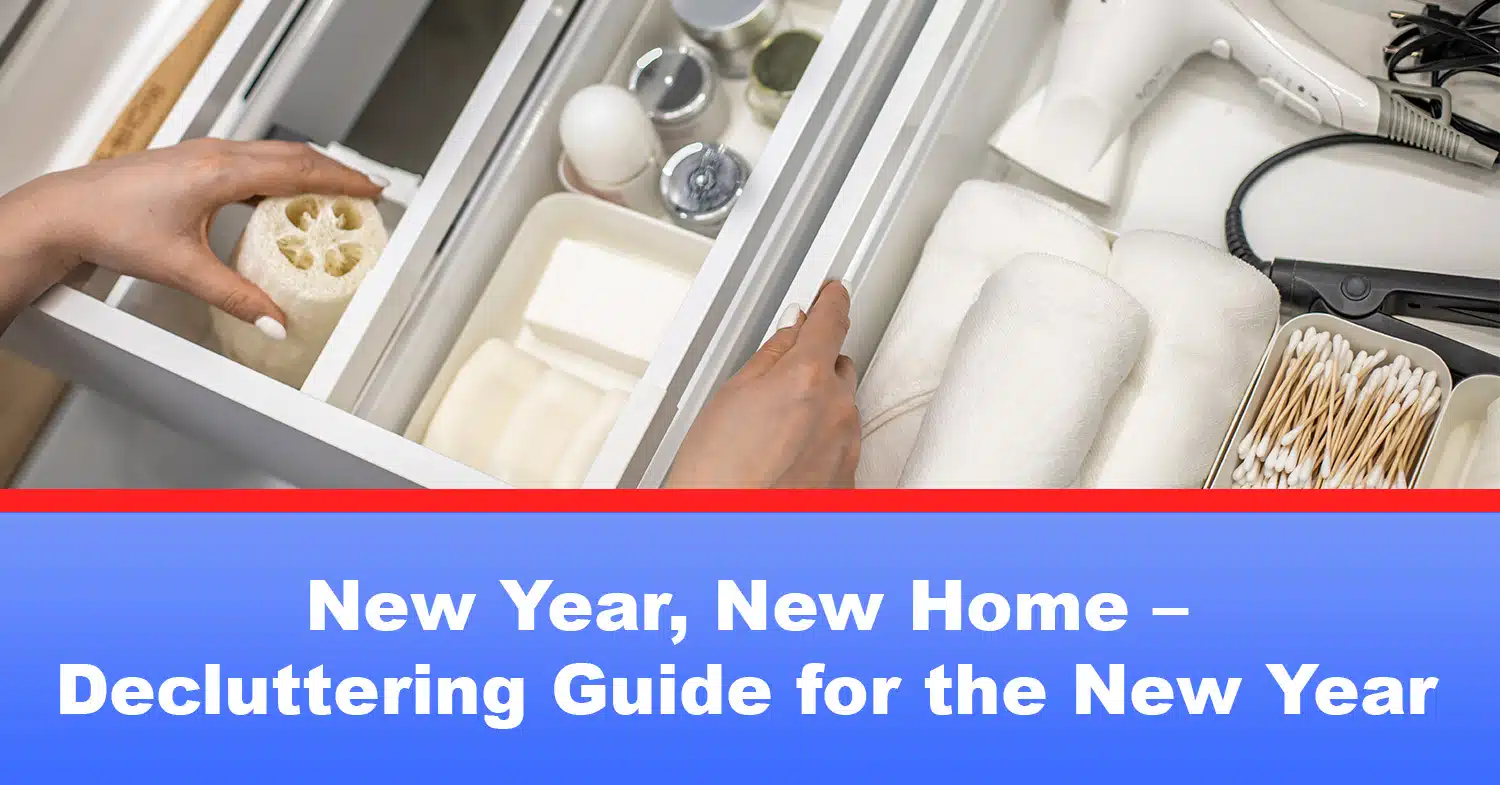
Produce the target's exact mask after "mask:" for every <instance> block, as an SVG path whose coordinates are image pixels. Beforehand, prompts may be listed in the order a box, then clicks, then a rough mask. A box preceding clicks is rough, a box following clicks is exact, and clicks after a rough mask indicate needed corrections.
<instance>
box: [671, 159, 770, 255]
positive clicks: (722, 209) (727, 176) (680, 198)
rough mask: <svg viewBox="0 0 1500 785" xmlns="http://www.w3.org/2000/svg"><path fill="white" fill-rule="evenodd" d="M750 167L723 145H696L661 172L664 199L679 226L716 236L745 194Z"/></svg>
mask: <svg viewBox="0 0 1500 785" xmlns="http://www.w3.org/2000/svg"><path fill="white" fill-rule="evenodd" d="M748 179H750V164H749V163H747V162H746V161H745V159H744V158H743V157H741V156H740V154H739V153H736V152H735V151H733V150H731V149H729V148H728V147H725V146H724V145H722V144H704V143H702V142H695V143H693V144H690V145H688V146H687V147H684V148H682V149H681V150H679V151H677V154H676V155H674V156H672V159H671V160H670V161H668V162H667V165H666V167H665V168H663V169H662V173H661V198H662V203H663V204H664V205H665V206H666V208H667V214H668V215H670V216H671V217H672V220H673V221H675V222H676V223H677V225H678V226H681V227H683V228H684V229H691V230H693V231H695V232H698V233H699V234H704V235H708V236H710V237H713V236H716V235H717V234H718V233H719V228H720V227H722V226H723V225H724V220H725V219H727V218H728V217H729V213H730V211H732V210H733V209H734V206H735V204H736V203H738V202H739V199H740V195H741V194H742V193H744V191H745V181H746V180H748Z"/></svg>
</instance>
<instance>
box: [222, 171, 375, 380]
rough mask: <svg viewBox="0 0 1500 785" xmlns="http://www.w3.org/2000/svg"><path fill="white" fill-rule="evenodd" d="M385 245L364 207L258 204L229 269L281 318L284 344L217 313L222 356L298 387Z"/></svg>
mask: <svg viewBox="0 0 1500 785" xmlns="http://www.w3.org/2000/svg"><path fill="white" fill-rule="evenodd" d="M389 239H390V238H389V236H388V235H387V233H386V229H385V223H384V221H382V220H381V217H380V213H379V211H377V210H376V209H375V204H374V203H373V202H370V201H369V200H366V199H350V198H347V197H333V196H312V195H306V196H297V197H291V198H280V199H266V200H265V201H263V202H261V204H260V206H259V207H257V208H256V210H255V213H254V215H252V216H251V217H250V224H249V226H247V227H246V229H245V233H244V235H243V236H242V237H241V238H240V244H239V246H238V247H237V248H236V249H235V253H234V268H235V269H236V270H238V271H239V273H240V274H241V275H243V276H245V278H247V279H249V280H250V282H252V283H254V284H256V285H257V286H259V287H260V288H262V289H264V290H265V292H266V294H269V295H270V296H271V299H273V300H275V301H276V304H277V305H279V306H280V307H281V309H282V310H283V311H285V312H286V316H287V324H286V333H287V335H286V340H284V341H273V340H270V339H269V338H267V337H266V336H265V335H263V334H262V333H261V332H260V331H258V330H256V329H255V328H254V327H252V326H250V325H247V324H245V323H244V322H241V321H239V320H237V319H234V318H232V317H229V316H227V315H225V314H222V313H218V312H215V313H214V315H213V318H214V332H215V333H216V334H217V335H218V337H219V342H220V344H221V346H222V348H223V350H224V353H225V354H227V355H228V356H229V357H231V358H233V359H234V360H236V361H238V362H241V363H244V364H245V365H247V366H249V367H251V368H254V369H256V370H258V371H260V372H261V373H264V374H266V375H267V376H270V377H272V378H274V379H276V380H278V381H280V382H282V383H283V384H287V385H290V386H292V387H300V386H301V385H302V383H303V381H305V380H306V379H307V374H308V373H309V372H310V371H311V370H312V367H313V364H314V363H315V362H317V359H318V355H319V354H321V353H322V351H323V345H324V344H326V343H327V342H328V337H329V336H330V335H332V334H333V330H334V328H335V327H337V326H338V323H339V319H340V318H342V317H343V315H344V309H345V308H347V307H348V305H349V301H350V300H352V299H354V293H355V292H356V291H358V289H359V285H360V283H361V282H362V281H364V278H365V275H366V273H368V272H369V270H370V268H371V267H373V266H374V264H375V262H376V260H377V259H379V258H380V254H381V253H382V252H384V251H385V246H386V242H387V241H388V240H389Z"/></svg>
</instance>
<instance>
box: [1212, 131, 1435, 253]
mask: <svg viewBox="0 0 1500 785" xmlns="http://www.w3.org/2000/svg"><path fill="white" fill-rule="evenodd" d="M1351 144H1372V145H1381V146H1384V147H1400V148H1403V149H1413V148H1409V147H1407V146H1406V145H1404V144H1402V143H1400V142H1397V141H1394V140H1391V139H1386V138H1384V137H1380V136H1365V135H1364V134H1333V135H1332V136H1320V137H1318V138H1316V139H1309V140H1308V141H1306V142H1303V143H1301V144H1298V145H1294V146H1292V147H1288V148H1287V149H1285V150H1282V151H1281V152H1279V153H1277V154H1275V155H1273V156H1271V157H1270V158H1267V159H1266V161H1265V162H1264V163H1262V164H1261V165H1260V166H1257V167H1255V169H1254V171H1252V172H1250V174H1248V175H1246V176H1245V179H1244V180H1243V181H1241V182H1240V187H1239V188H1238V189H1236V190H1235V192H1234V198H1233V199H1230V200H1229V211H1228V213H1226V214H1225V216H1224V238H1225V240H1226V241H1227V242H1228V245H1229V252H1230V253H1232V254H1234V255H1235V256H1237V257H1239V258H1240V259H1243V260H1245V261H1246V262H1249V263H1250V264H1251V265H1254V266H1255V267H1256V268H1258V269H1259V270H1260V271H1261V272H1264V273H1269V271H1270V269H1271V263H1270V262H1267V261H1265V260H1263V259H1261V258H1260V257H1259V256H1256V255H1255V249H1253V248H1251V247H1250V238H1249V237H1247V236H1246V235H1245V197H1247V196H1249V195H1250V189H1252V188H1254V187H1255V184H1256V183H1258V182H1260V181H1261V178H1263V177H1265V176H1266V175H1267V174H1270V172H1271V170H1273V169H1275V168H1276V167H1278V166H1281V165H1282V164H1284V163H1286V162H1287V161H1290V160H1292V159H1293V158H1296V157H1298V156H1300V155H1304V154H1306V153H1311V152H1313V151H1315V150H1322V149H1324V148H1328V147H1339V146H1342V145H1351Z"/></svg>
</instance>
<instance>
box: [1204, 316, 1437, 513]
mask: <svg viewBox="0 0 1500 785" xmlns="http://www.w3.org/2000/svg"><path fill="white" fill-rule="evenodd" d="M1309 327H1312V328H1315V329H1316V330H1318V331H1319V332H1333V333H1334V334H1336V335H1342V336H1344V338H1345V339H1346V340H1348V341H1349V348H1351V349H1353V350H1354V351H1355V352H1361V351H1363V352H1369V353H1371V354H1375V353H1377V352H1379V351H1380V350H1382V349H1384V350H1385V351H1386V352H1388V353H1389V355H1390V359H1391V360H1395V359H1396V358H1397V357H1399V356H1401V355H1405V356H1406V357H1408V358H1410V359H1411V361H1412V364H1413V365H1415V366H1417V367H1421V368H1423V369H1425V370H1430V371H1437V389H1439V390H1442V392H1443V399H1442V406H1447V405H1448V402H1449V399H1450V398H1451V397H1452V395H1453V374H1452V372H1451V371H1449V370H1448V366H1447V364H1446V363H1444V362H1443V358H1441V357H1439V356H1438V355H1437V353H1436V352H1434V351H1432V350H1431V349H1428V348H1427V347H1425V346H1420V345H1418V344H1414V343H1410V342H1408V341H1403V340H1400V339H1397V338H1392V337H1391V336H1389V335H1386V334H1384V333H1378V332H1375V331H1374V330H1370V329H1367V328H1364V327H1360V326H1359V325H1357V324H1354V323H1352V322H1348V321H1345V320H1343V319H1340V318H1338V317H1335V316H1329V315H1327V314H1321V313H1313V314H1307V315H1305V316H1299V317H1297V318H1295V319H1293V320H1291V321H1290V322H1287V323H1286V324H1284V325H1282V327H1281V329H1280V330H1278V331H1277V332H1276V337H1275V338H1274V339H1272V341H1271V346H1270V348H1269V350H1267V352H1266V356H1265V359H1263V360H1262V361H1261V365H1260V373H1259V374H1257V375H1256V379H1255V382H1254V383H1253V384H1252V385H1251V387H1250V393H1249V394H1248V395H1246V396H1245V402H1244V403H1243V404H1242V405H1241V406H1240V413H1239V416H1238V417H1237V418H1236V420H1235V424H1234V428H1233V429H1231V430H1230V432H1229V437H1228V438H1227V439H1225V440H1224V446H1223V447H1222V448H1221V449H1220V451H1219V462H1218V464H1217V465H1216V466H1215V467H1214V472H1213V474H1212V475H1210V477H1209V480H1208V483H1207V485H1206V487H1208V488H1231V487H1233V485H1234V482H1233V475H1234V470H1235V468H1236V466H1237V465H1238V463H1239V462H1238V461H1237V460H1236V457H1237V456H1236V455H1235V454H1234V445H1237V444H1239V443H1240V441H1241V440H1243V439H1244V438H1245V436H1246V435H1247V433H1248V432H1249V430H1250V428H1251V427H1253V426H1254V425H1255V418H1256V416H1257V415H1259V413H1260V407H1261V406H1262V405H1263V404H1264V403H1265V401H1266V396H1268V395H1270V394H1271V385H1272V384H1273V383H1274V382H1275V381H1276V371H1277V370H1278V369H1279V368H1280V365H1279V363H1280V362H1281V356H1282V354H1283V353H1284V352H1285V351H1286V347H1287V344H1289V343H1291V340H1292V333H1294V332H1297V331H1298V330H1306V329H1307V328H1309ZM1440 416H1441V415H1440ZM1431 444H1432V440H1431V439H1429V442H1428V446H1427V447H1426V448H1424V449H1423V451H1422V458H1421V459H1420V460H1418V461H1417V469H1416V472H1417V477H1418V478H1419V479H1420V478H1421V476H1422V472H1423V466H1424V465H1425V464H1426V461H1427V456H1428V453H1429V452H1430V451H1431V449H1432V447H1431Z"/></svg>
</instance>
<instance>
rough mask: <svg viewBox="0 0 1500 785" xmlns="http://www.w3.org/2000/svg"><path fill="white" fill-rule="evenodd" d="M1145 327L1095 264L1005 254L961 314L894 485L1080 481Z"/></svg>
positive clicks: (1141, 315) (1138, 310)
mask: <svg viewBox="0 0 1500 785" xmlns="http://www.w3.org/2000/svg"><path fill="white" fill-rule="evenodd" d="M1148 328H1149V321H1148V319H1147V316H1146V311H1145V309H1144V308H1142V307H1141V304H1140V303H1138V302H1136V300H1135V298H1133V297H1131V296H1130V294H1129V293H1127V292H1126V291H1125V290H1124V289H1122V288H1121V287H1120V286H1118V285H1116V284H1114V283H1111V282H1110V280H1109V279H1108V278H1105V277H1104V276H1103V275H1102V274H1100V273H1099V272H1097V271H1095V270H1092V269H1090V268H1088V267H1086V266H1084V265H1082V264H1079V263H1077V262H1074V261H1071V260H1068V259H1064V258H1060V257H1056V256H1048V255H1044V254H1027V255H1025V256H1021V257H1019V258H1017V259H1013V260H1011V261H1010V262H1009V263H1008V264H1007V265H1006V266H1005V267H1004V268H1002V269H1001V270H1000V271H999V272H997V273H995V274H994V275H993V276H992V277H991V278H990V279H989V282H988V283H986V284H985V285H984V288H983V290H982V291H981V292H980V294H979V300H978V302H976V303H975V304H974V307H973V308H971V309H970V310H969V315H968V317H967V318H966V319H965V320H964V323H963V327H962V329H961V330H960V332H959V335H958V341H957V343H956V344H955V345H954V347H953V353H952V358H951V360H950V362H949V363H948V368H947V371H945V372H944V374H943V382H942V386H940V387H939V388H938V390H937V394H936V395H935V396H934V397H933V399H932V405H931V406H930V407H929V408H928V412H927V416H926V417H925V418H924V419H923V422H922V432H921V435H920V436H919V437H918V439H917V444H916V448H915V449H914V450H913V451H912V456H911V460H910V461H909V462H908V463H907V465H906V469H905V471H904V472H903V473H902V476H901V486H902V487H903V488H1071V487H1073V486H1075V485H1076V484H1077V483H1078V480H1079V476H1080V473H1081V472H1082V470H1083V464H1084V459H1085V458H1086V457H1088V455H1089V451H1090V449H1091V448H1092V447H1093V446H1094V442H1095V439H1096V438H1098V436H1099V432H1100V429H1101V428H1102V427H1103V426H1104V423H1105V414H1106V412H1107V411H1108V409H1109V406H1110V402H1111V401H1112V400H1114V398H1115V394H1116V392H1117V391H1119V389H1120V385H1121V384H1123V383H1124V382H1125V379H1126V377H1128V376H1129V375H1130V374H1131V371H1132V369H1134V368H1135V366H1136V363H1137V361H1138V360H1140V358H1141V351H1142V349H1143V348H1144V347H1145V345H1146V339H1147V333H1148Z"/></svg>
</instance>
